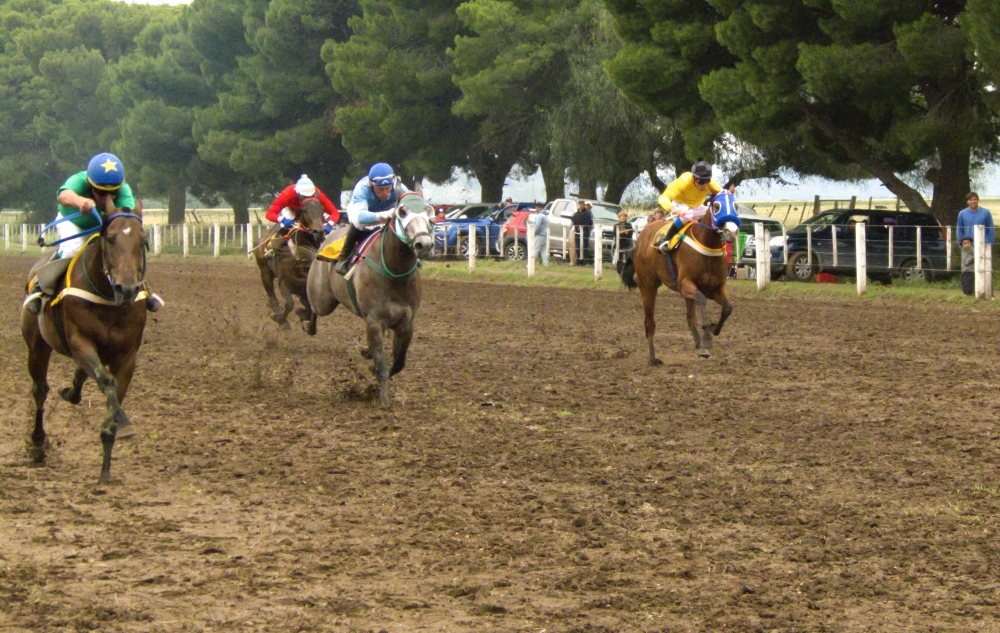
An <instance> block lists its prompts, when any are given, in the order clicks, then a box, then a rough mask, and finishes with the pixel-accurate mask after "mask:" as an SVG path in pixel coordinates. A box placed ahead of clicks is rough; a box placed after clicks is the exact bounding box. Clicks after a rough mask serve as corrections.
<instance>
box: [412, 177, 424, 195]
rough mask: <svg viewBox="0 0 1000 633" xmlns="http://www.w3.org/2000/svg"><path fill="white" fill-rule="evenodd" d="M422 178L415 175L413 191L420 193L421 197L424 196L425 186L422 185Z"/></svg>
mask: <svg viewBox="0 0 1000 633" xmlns="http://www.w3.org/2000/svg"><path fill="white" fill-rule="evenodd" d="M420 180H421V179H420V178H417V177H416V176H414V177H413V191H414V193H416V194H417V195H419V196H420V197H421V198H423V197H424V187H423V185H421V183H420Z"/></svg>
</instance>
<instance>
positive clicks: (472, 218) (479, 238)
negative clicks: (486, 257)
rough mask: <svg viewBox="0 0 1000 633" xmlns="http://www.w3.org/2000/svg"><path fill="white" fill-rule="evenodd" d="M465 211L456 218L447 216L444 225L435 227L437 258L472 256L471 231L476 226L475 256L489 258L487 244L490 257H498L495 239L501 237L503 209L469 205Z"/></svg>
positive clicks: (440, 223) (483, 205) (498, 251)
mask: <svg viewBox="0 0 1000 633" xmlns="http://www.w3.org/2000/svg"><path fill="white" fill-rule="evenodd" d="M466 206H467V207H471V208H466V209H462V210H461V211H459V212H457V213H455V216H456V217H449V215H448V214H446V215H445V220H444V221H443V222H438V223H437V224H435V225H434V251H435V253H434V254H435V255H445V254H447V255H456V254H457V255H458V256H459V257H468V256H469V227H470V226H474V227H475V229H474V231H475V235H476V252H477V253H478V254H481V255H482V254H486V252H487V250H486V247H487V244H489V245H490V250H489V254H491V255H499V254H500V250H499V249H498V248H497V247H496V238H497V236H498V235H500V228H501V226H502V224H503V223H502V221H501V218H503V217H506V216H505V215H504V209H497V205H495V204H478V205H466Z"/></svg>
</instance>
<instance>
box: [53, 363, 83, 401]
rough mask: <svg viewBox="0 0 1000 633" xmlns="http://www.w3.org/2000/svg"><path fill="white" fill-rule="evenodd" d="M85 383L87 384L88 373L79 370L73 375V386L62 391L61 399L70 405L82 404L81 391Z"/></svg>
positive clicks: (60, 393) (60, 392)
mask: <svg viewBox="0 0 1000 633" xmlns="http://www.w3.org/2000/svg"><path fill="white" fill-rule="evenodd" d="M85 382H87V372H85V371H83V370H82V369H79V368H78V369H77V370H76V373H75V374H73V386H72V387H63V388H62V389H60V390H59V397H61V398H62V399H63V400H65V401H66V402H68V403H70V404H80V391H81V390H82V389H83V383H85Z"/></svg>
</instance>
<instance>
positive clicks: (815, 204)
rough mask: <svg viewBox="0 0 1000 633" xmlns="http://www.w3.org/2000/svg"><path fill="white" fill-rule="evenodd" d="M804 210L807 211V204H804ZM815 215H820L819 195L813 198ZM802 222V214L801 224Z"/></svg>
mask: <svg viewBox="0 0 1000 633" xmlns="http://www.w3.org/2000/svg"><path fill="white" fill-rule="evenodd" d="M802 211H805V205H802ZM813 215H819V196H816V197H815V198H814V199H813ZM801 223H802V218H801V216H800V217H799V224H801Z"/></svg>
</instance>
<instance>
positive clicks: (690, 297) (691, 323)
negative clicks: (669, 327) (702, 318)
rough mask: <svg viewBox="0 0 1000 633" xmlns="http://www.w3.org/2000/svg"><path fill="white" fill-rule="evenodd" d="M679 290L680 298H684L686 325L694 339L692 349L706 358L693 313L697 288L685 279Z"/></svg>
mask: <svg viewBox="0 0 1000 633" xmlns="http://www.w3.org/2000/svg"><path fill="white" fill-rule="evenodd" d="M680 290H681V296H682V297H684V303H685V305H686V306H687V323H688V329H689V330H691V337H692V338H694V348H695V349H696V350H698V353H699V354H700V355H701V356H708V353H709V352H708V350H707V349H702V347H701V334H699V333H698V319H697V315H696V313H695V305H696V304H697V297H698V295H699V292H698V288H697V286H695V285H694V282H692V281H691V280H689V279H685V280H683V281H682V282H681V283H680Z"/></svg>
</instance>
